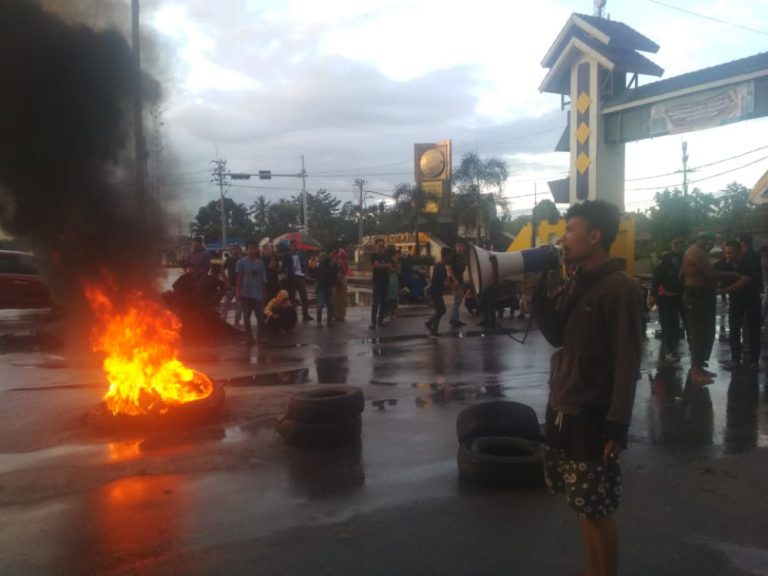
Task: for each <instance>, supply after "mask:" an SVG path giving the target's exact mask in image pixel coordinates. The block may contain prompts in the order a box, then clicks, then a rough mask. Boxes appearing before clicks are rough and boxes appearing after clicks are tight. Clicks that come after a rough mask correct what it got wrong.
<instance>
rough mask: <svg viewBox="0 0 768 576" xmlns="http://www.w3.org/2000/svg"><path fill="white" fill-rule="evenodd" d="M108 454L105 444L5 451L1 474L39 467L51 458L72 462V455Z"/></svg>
mask: <svg viewBox="0 0 768 576" xmlns="http://www.w3.org/2000/svg"><path fill="white" fill-rule="evenodd" d="M107 454H108V449H107V448H106V447H105V445H104V444H63V445H61V446H56V447H54V448H45V449H43V450H35V451H34V452H18V453H5V454H0V474H5V473H7V472H13V471H14V470H24V469H26V468H38V467H40V466H42V465H43V463H46V462H47V461H50V460H59V459H64V460H65V461H67V462H70V463H71V461H72V456H77V457H78V460H81V459H82V458H84V457H87V456H90V457H97V459H99V460H105V459H106V456H107Z"/></svg>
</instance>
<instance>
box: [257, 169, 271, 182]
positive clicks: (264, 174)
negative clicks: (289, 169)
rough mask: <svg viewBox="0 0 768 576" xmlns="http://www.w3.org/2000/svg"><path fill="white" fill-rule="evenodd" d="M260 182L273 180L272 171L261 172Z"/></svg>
mask: <svg viewBox="0 0 768 576" xmlns="http://www.w3.org/2000/svg"><path fill="white" fill-rule="evenodd" d="M259 180H272V170H259Z"/></svg>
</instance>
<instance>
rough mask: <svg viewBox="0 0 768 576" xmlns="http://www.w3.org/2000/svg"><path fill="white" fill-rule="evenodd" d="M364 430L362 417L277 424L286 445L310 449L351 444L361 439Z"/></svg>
mask: <svg viewBox="0 0 768 576" xmlns="http://www.w3.org/2000/svg"><path fill="white" fill-rule="evenodd" d="M362 429H363V423H362V419H361V418H360V416H355V417H353V418H346V419H343V420H342V419H339V420H316V421H312V420H293V419H291V418H281V419H279V420H278V421H277V422H276V423H275V430H277V433H278V434H280V436H282V437H283V440H285V443H286V444H290V445H291V446H305V447H309V448H323V447H326V446H341V445H344V444H351V443H353V442H355V441H357V440H358V439H359V438H360V432H361V431H362Z"/></svg>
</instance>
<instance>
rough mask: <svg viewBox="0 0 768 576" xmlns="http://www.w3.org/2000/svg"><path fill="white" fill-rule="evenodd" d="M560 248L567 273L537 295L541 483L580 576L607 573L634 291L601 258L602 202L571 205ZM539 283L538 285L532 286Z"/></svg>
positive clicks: (635, 344) (627, 408)
mask: <svg viewBox="0 0 768 576" xmlns="http://www.w3.org/2000/svg"><path fill="white" fill-rule="evenodd" d="M566 220H567V224H566V229H565V233H564V234H563V236H562V238H561V239H560V245H561V247H562V250H563V255H564V256H565V259H566V262H567V264H568V265H569V266H575V274H574V275H573V276H572V277H571V278H570V279H569V280H568V282H567V283H566V285H565V286H564V287H563V288H562V289H561V290H559V291H558V292H557V293H556V294H553V295H552V294H546V293H545V292H544V291H542V290H539V291H538V292H537V295H536V297H535V300H534V309H535V313H536V317H537V320H538V324H539V328H540V330H541V332H542V333H543V334H544V336H545V337H546V339H547V340H548V341H549V342H550V344H552V345H553V346H556V347H557V348H558V350H557V352H555V354H554V355H553V356H552V361H551V373H550V379H549V385H550V392H549V402H548V406H547V424H546V448H545V455H544V463H545V477H546V482H547V485H548V486H549V488H550V489H551V490H552V491H553V492H555V493H561V494H565V496H566V499H567V501H568V504H569V505H570V506H571V508H572V509H573V510H574V511H576V513H577V514H578V515H579V520H580V524H581V531H582V535H583V539H584V543H585V546H586V551H587V572H586V573H587V574H589V575H590V576H598V575H599V576H610V575H614V574H616V571H617V556H618V538H617V533H616V524H615V523H614V520H613V517H612V514H613V512H614V511H615V510H616V509H617V508H618V506H619V496H620V493H621V470H620V468H619V463H618V456H619V454H620V453H621V451H622V450H623V449H624V448H626V445H627V433H628V429H629V423H630V419H631V416H632V406H633V403H634V398H635V383H636V382H637V379H638V377H639V370H640V354H641V341H642V325H643V324H642V312H641V310H642V294H641V292H640V289H639V287H638V285H637V283H636V282H635V281H634V279H633V278H632V277H631V276H629V275H628V274H626V273H625V272H624V266H625V262H624V260H623V259H621V258H612V257H611V256H610V254H609V250H610V247H611V244H612V243H613V241H614V239H615V238H616V235H617V233H618V229H619V210H618V208H617V207H616V206H614V205H612V204H609V203H607V202H604V201H601V200H596V201H585V202H583V203H581V204H576V205H573V206H571V208H570V209H569V210H568V212H567V214H566ZM544 284H545V283H542V286H543V285H544Z"/></svg>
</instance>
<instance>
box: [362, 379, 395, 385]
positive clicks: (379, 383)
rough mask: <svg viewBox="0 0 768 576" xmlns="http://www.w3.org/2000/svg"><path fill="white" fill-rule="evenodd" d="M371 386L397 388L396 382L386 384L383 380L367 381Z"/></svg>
mask: <svg viewBox="0 0 768 576" xmlns="http://www.w3.org/2000/svg"><path fill="white" fill-rule="evenodd" d="M369 383H370V384H372V385H373V386H397V385H398V384H397V382H387V381H385V380H369Z"/></svg>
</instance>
